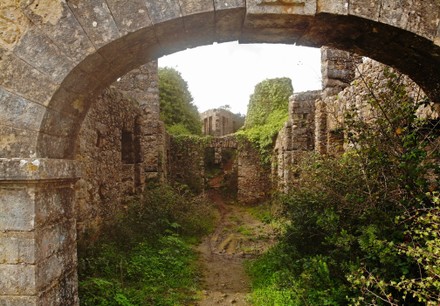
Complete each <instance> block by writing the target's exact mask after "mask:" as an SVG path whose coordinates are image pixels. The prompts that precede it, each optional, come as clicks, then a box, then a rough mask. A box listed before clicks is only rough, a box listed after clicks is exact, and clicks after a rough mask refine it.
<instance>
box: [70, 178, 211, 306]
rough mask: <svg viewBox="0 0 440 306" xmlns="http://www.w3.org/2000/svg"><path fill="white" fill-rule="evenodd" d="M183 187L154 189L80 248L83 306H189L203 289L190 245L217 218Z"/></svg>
mask: <svg viewBox="0 0 440 306" xmlns="http://www.w3.org/2000/svg"><path fill="white" fill-rule="evenodd" d="M213 211H214V210H213V209H212V207H211V206H210V204H208V203H206V202H205V201H204V200H203V199H202V198H194V197H193V196H192V195H190V194H189V193H188V192H187V191H186V188H185V187H184V186H180V187H179V188H177V189H176V188H171V187H170V186H166V185H160V186H151V187H149V188H148V189H147V190H146V192H145V193H144V194H143V197H142V199H133V200H132V201H131V202H130V203H128V204H127V205H126V207H125V212H123V213H121V215H120V216H119V217H118V218H117V220H113V222H112V224H108V225H107V226H104V228H103V230H102V232H103V234H102V237H101V239H100V240H99V242H96V243H94V244H93V245H91V246H90V245H88V246H87V247H85V246H82V247H81V246H79V256H78V257H79V295H80V303H81V305H188V304H190V303H193V302H194V300H195V299H196V298H197V290H199V289H200V288H199V287H198V286H199V275H198V267H197V265H196V259H197V258H196V254H195V253H194V251H193V250H192V248H191V244H192V243H195V242H197V240H198V239H199V238H200V237H201V236H202V235H204V234H206V233H208V232H209V231H210V230H212V227H213V222H214V217H215V215H214V213H213Z"/></svg>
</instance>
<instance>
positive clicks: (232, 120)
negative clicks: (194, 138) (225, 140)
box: [200, 108, 244, 137]
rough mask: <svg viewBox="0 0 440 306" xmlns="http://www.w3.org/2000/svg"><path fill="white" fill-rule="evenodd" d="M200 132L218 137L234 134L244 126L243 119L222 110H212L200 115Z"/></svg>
mask: <svg viewBox="0 0 440 306" xmlns="http://www.w3.org/2000/svg"><path fill="white" fill-rule="evenodd" d="M200 118H201V121H202V132H203V135H206V136H214V137H220V136H225V135H228V134H232V133H235V132H236V131H237V130H238V129H239V128H241V127H242V126H243V124H244V118H243V117H241V116H239V115H237V114H234V113H232V112H230V111H228V110H226V109H223V108H214V109H210V110H207V111H205V112H203V113H201V114H200Z"/></svg>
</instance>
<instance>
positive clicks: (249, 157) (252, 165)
mask: <svg viewBox="0 0 440 306" xmlns="http://www.w3.org/2000/svg"><path fill="white" fill-rule="evenodd" d="M237 155H238V157H237V158H238V191H237V200H238V201H239V202H240V203H242V204H246V205H251V204H258V203H261V201H263V200H264V199H266V198H267V197H268V196H269V194H270V193H271V191H272V182H271V179H270V178H271V170H270V166H268V165H266V164H264V163H263V162H262V160H261V155H260V152H259V151H258V150H257V149H256V148H255V147H254V146H253V145H252V143H250V142H249V141H247V140H245V139H240V141H239V146H238V152H237Z"/></svg>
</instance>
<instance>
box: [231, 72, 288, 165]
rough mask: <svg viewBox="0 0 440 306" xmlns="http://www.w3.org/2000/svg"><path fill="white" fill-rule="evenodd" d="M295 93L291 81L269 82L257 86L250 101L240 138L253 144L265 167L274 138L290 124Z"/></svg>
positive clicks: (277, 80)
mask: <svg viewBox="0 0 440 306" xmlns="http://www.w3.org/2000/svg"><path fill="white" fill-rule="evenodd" d="M292 93H293V87H292V81H291V80H290V79H289V78H275V79H267V80H264V81H262V82H260V83H258V84H257V85H256V86H255V90H254V93H253V94H252V96H251V98H250V100H249V106H248V111H247V114H246V121H245V126H244V129H242V130H241V131H239V132H238V133H237V135H238V136H243V137H245V138H247V139H248V140H250V141H251V142H252V143H253V144H254V145H255V146H256V147H257V148H258V150H259V151H260V153H261V156H262V160H263V161H264V162H266V163H268V162H269V161H270V154H271V152H272V148H273V143H274V140H275V139H274V138H275V137H276V135H277V134H278V131H279V130H280V129H281V128H282V126H283V124H284V123H285V122H286V121H287V118H288V105H289V97H290V96H291V95H292Z"/></svg>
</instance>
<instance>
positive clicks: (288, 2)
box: [246, 0, 317, 15]
mask: <svg viewBox="0 0 440 306" xmlns="http://www.w3.org/2000/svg"><path fill="white" fill-rule="evenodd" d="M316 2H317V1H316V0H249V1H246V7H247V14H250V15H264V14H280V15H283V14H289V15H315V14H316Z"/></svg>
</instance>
